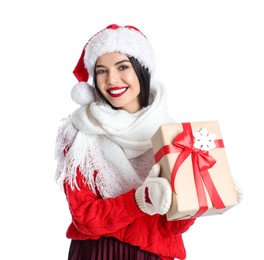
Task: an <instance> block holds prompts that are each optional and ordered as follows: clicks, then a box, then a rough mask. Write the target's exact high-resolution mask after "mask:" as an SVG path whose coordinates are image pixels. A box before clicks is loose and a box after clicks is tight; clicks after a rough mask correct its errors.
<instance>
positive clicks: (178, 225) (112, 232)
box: [64, 172, 194, 260]
mask: <svg viewBox="0 0 264 260" xmlns="http://www.w3.org/2000/svg"><path fill="white" fill-rule="evenodd" d="M76 181H77V183H78V187H79V189H77V188H75V189H72V188H71V187H70V185H68V184H67V183H65V184H64V190H65V194H66V197H67V201H68V203H69V209H70V212H71V215H72V223H71V224H70V226H69V228H68V230H67V237H68V238H70V239H75V240H85V239H98V238H99V237H101V236H104V237H107V236H111V237H115V238H117V239H119V240H120V241H123V242H126V243H129V244H131V245H134V246H139V247H140V248H141V249H143V250H146V251H149V252H152V253H154V254H157V255H159V256H160V258H161V259H163V260H165V259H166V260H171V259H174V258H178V259H185V258H186V252H185V248H184V244H183V241H182V236H181V234H182V233H183V232H185V231H187V230H188V229H189V227H190V226H191V225H192V224H193V223H194V219H187V220H178V221H167V220H166V216H161V215H158V214H156V215H154V216H150V215H147V214H145V213H143V212H142V211H141V210H140V209H139V208H138V206H137V204H136V202H135V199H134V193H135V190H131V191H129V192H127V193H125V194H122V195H120V196H118V197H116V198H108V199H102V198H100V197H98V196H96V195H95V194H94V193H93V192H92V191H91V190H90V189H89V186H88V185H87V184H85V183H84V182H83V179H82V174H81V173H80V172H78V173H77V179H76Z"/></svg>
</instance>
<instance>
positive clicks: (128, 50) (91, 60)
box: [71, 24, 155, 105]
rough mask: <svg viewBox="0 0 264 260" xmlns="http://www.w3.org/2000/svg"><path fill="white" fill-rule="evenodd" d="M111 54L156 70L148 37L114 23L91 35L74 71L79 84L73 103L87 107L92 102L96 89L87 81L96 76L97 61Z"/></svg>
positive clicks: (138, 31) (73, 91)
mask: <svg viewBox="0 0 264 260" xmlns="http://www.w3.org/2000/svg"><path fill="white" fill-rule="evenodd" d="M112 52H120V53H122V54H125V55H127V56H129V57H134V58H136V59H137V60H138V61H139V63H140V64H141V65H142V66H144V67H145V68H148V69H149V72H150V73H153V72H154V70H155V61H154V52H153V49H152V46H151V44H150V42H149V41H148V40H147V38H146V37H145V35H144V34H143V33H142V32H141V31H140V30H139V29H137V28H136V27H133V26H119V25H116V24H111V25H109V26H107V27H106V28H105V29H103V30H101V31H99V32H98V33H96V34H95V35H94V36H92V37H91V38H90V40H89V41H88V42H87V43H86V45H85V47H84V49H83V51H82V54H81V57H80V59H79V61H78V63H77V65H76V67H75V68H74V70H73V74H74V75H75V77H76V78H77V80H78V81H79V83H77V84H76V85H75V86H74V87H73V89H72V91H71V97H72V99H73V101H74V102H76V103H77V104H79V105H86V104H89V103H90V102H91V101H92V100H93V98H94V95H93V88H92V86H91V85H90V84H89V83H88V80H89V78H90V77H93V76H94V68H95V63H96V60H97V58H99V57H100V56H102V55H103V54H106V53H112Z"/></svg>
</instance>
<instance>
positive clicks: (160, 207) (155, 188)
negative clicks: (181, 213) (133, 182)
mask: <svg viewBox="0 0 264 260" xmlns="http://www.w3.org/2000/svg"><path fill="white" fill-rule="evenodd" d="M159 174H160V165H159V164H155V165H154V166H153V167H152V169H151V171H150V172H149V176H148V177H147V178H146V180H145V181H144V183H143V184H142V185H141V186H140V187H139V188H138V189H137V190H136V193H135V199H136V202H137V205H138V207H139V208H140V209H141V210H142V211H143V212H145V213H147V214H149V215H154V214H161V215H164V214H166V213H167V212H168V210H169V209H170V206H171V197H172V190H171V185H170V183H169V181H168V180H167V179H165V178H163V177H158V176H159Z"/></svg>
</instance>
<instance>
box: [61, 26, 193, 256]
mask: <svg viewBox="0 0 264 260" xmlns="http://www.w3.org/2000/svg"><path fill="white" fill-rule="evenodd" d="M154 64H155V62H154V54H153V50H152V48H151V45H150V43H149V41H148V40H147V38H146V37H145V36H144V35H143V34H142V33H141V32H140V31H139V30H138V29H137V28H135V27H132V26H124V27H121V26H118V25H110V26H108V27H106V28H105V29H104V30H101V31H100V32H98V33H97V34H95V35H94V36H93V37H92V38H91V39H90V40H89V41H88V43H87V44H86V46H85V47H84V49H83V52H82V55H81V57H80V59H79V61H78V63H77V65H76V68H75V69H74V75H75V76H76V78H77V79H78V80H79V83H78V84H77V85H76V86H75V87H74V88H73V90H72V98H73V100H74V101H75V102H76V103H78V104H80V105H81V106H80V108H79V109H77V110H76V111H74V112H73V113H72V114H71V115H70V116H69V117H68V118H67V119H65V120H64V123H63V125H62V126H61V128H60V129H59V131H58V136H57V150H56V158H57V160H58V168H57V179H58V180H60V181H61V182H62V184H63V185H64V190H65V194H66V198H67V201H68V203H69V209H70V213H71V215H72V223H71V224H70V226H69V228H68V230H67V237H68V238H70V239H71V246H70V250H69V257H68V260H101V259H103V260H108V259H110V260H111V259H112V260H117V259H125V260H127V259H136V260H141V259H142V260H143V259H144V260H145V259H167V260H169V259H174V258H177V259H185V257H186V252H185V248H184V244H183V241H182V236H181V234H182V233H183V232H185V231H187V230H188V229H189V227H190V226H191V225H192V224H193V223H194V219H188V220H179V221H167V219H166V215H165V214H166V212H167V211H168V210H169V208H170V205H171V188H170V184H169V182H168V181H167V180H166V179H165V178H162V177H158V176H159V172H160V168H159V165H157V164H155V161H154V158H153V151H152V149H151V136H152V135H153V134H154V133H155V131H156V130H157V129H158V127H159V126H160V125H161V124H164V123H169V122H171V119H170V117H169V113H168V111H167V108H166V96H165V91H164V88H163V87H162V85H161V84H160V83H159V82H158V81H157V80H156V79H155V78H154V75H155V66H154ZM91 78H93V84H92V85H93V86H90V85H89V84H88V83H87V82H88V81H89V80H90V79H91Z"/></svg>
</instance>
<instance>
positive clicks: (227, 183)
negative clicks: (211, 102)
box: [151, 121, 237, 220]
mask: <svg viewBox="0 0 264 260" xmlns="http://www.w3.org/2000/svg"><path fill="white" fill-rule="evenodd" d="M151 141H152V146H153V152H154V156H155V161H156V162H157V163H159V164H160V165H161V176H162V177H165V178H167V179H168V180H169V181H170V183H171V187H172V191H173V193H172V194H173V195H172V206H171V208H170V210H169V211H168V213H167V219H168V220H176V219H186V218H196V217H200V216H208V215H217V214H222V213H224V212H225V211H227V210H228V209H230V208H232V207H233V206H235V205H237V195H236V190H235V187H234V184H233V179H232V176H231V173H230V169H229V165H228V161H227V156H226V152H225V148H224V142H223V139H222V136H221V130H220V126H219V122H218V121H204V122H191V123H188V122H187V123H172V124H164V125H161V126H160V127H159V129H158V130H157V132H156V133H155V134H154V135H153V136H152V139H151Z"/></svg>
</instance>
